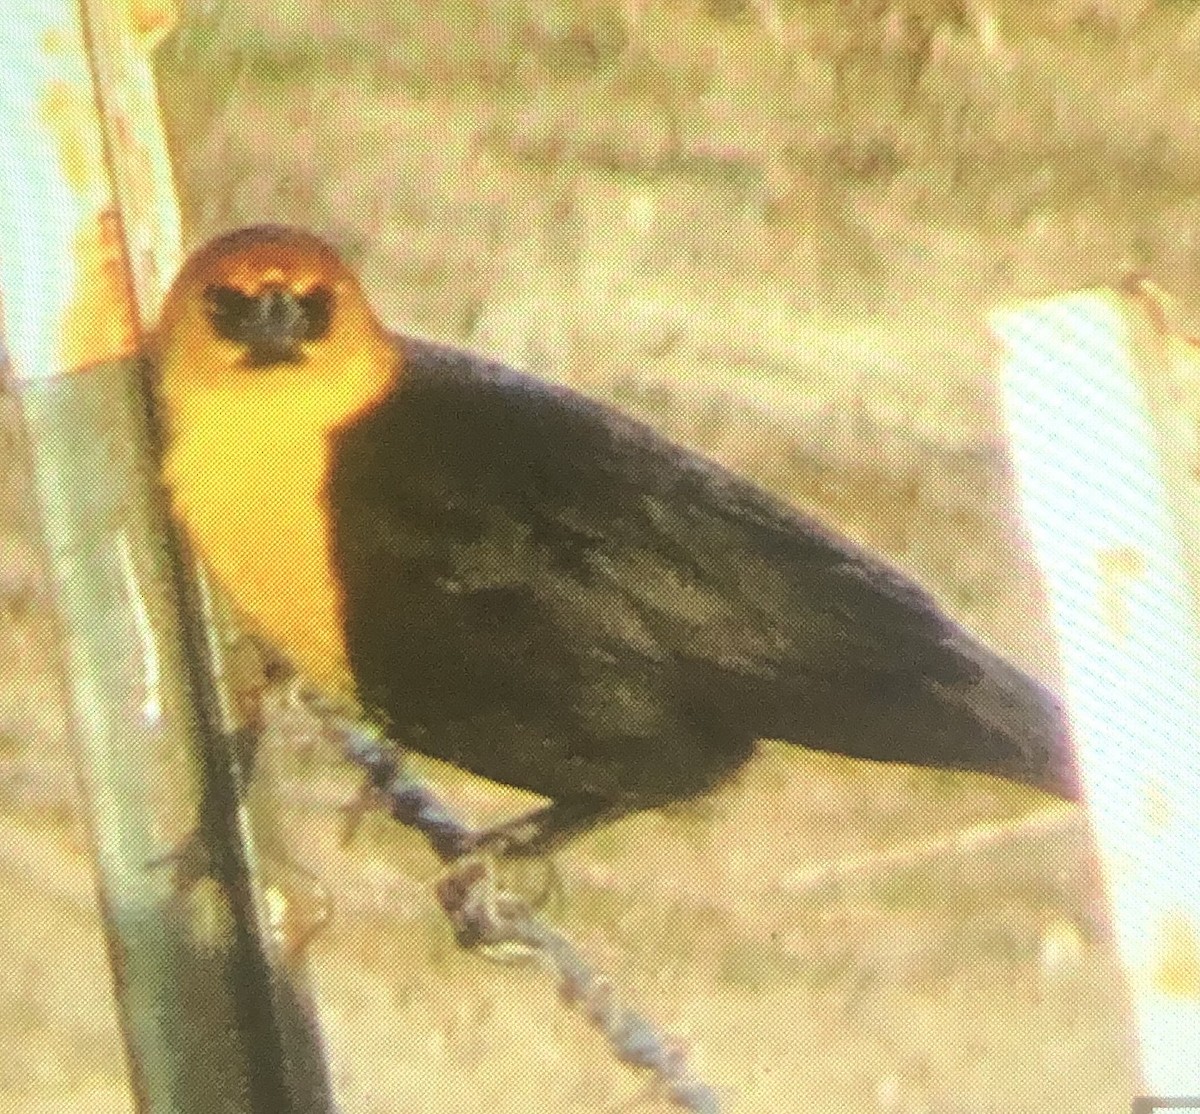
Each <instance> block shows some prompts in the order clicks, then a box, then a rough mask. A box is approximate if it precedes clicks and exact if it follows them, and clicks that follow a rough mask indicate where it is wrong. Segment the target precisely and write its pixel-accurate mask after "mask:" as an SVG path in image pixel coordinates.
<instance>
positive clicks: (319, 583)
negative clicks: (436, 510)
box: [153, 227, 402, 690]
mask: <svg viewBox="0 0 1200 1114" xmlns="http://www.w3.org/2000/svg"><path fill="white" fill-rule="evenodd" d="M153 355H154V364H155V369H154V370H155V373H156V383H155V394H156V398H157V401H158V407H159V412H160V416H161V417H162V418H163V419H164V433H165V435H166V436H165V445H164V453H163V462H162V478H163V481H164V483H165V485H166V488H167V491H168V493H169V497H170V501H171V508H172V511H173V512H174V514H175V517H176V519H177V520H178V521H179V523H180V524H181V525H182V526H183V527H184V528H185V529H186V530H187V532H188V534H189V536H190V538H191V540H192V542H193V544H194V545H195V546H196V548H197V550H198V552H199V553H200V555H201V556H202V557H203V558H204V559H205V561H206V562H207V564H208V566H209V568H210V570H211V571H212V573H213V575H214V577H215V578H216V580H217V582H218V583H219V584H220V585H221V587H222V588H223V589H224V590H225V592H226V593H227V594H228V596H229V598H230V599H231V600H232V601H233V603H234V604H235V605H236V607H237V608H238V610H239V611H240V612H241V613H242V615H243V616H244V617H245V618H246V619H247V620H248V621H249V623H250V624H252V626H253V627H254V629H256V630H258V631H259V632H260V633H261V634H263V635H264V636H265V637H267V638H269V639H270V640H271V641H273V642H274V643H276V644H277V645H278V646H280V647H282V648H283V649H284V650H285V651H286V652H287V653H288V654H289V655H290V656H291V657H292V659H293V660H294V661H295V662H296V663H297V664H298V665H300V666H301V668H303V669H304V671H305V672H306V673H307V674H308V675H309V676H310V678H311V679H313V680H314V681H316V682H317V683H319V684H323V685H327V686H330V687H332V688H335V689H338V690H341V689H342V688H348V687H349V682H348V681H347V678H348V676H349V669H348V666H347V664H346V654H345V648H344V646H343V645H342V641H341V639H342V635H341V618H340V615H341V604H340V591H341V589H340V586H339V583H338V580H337V577H336V575H335V574H334V572H333V568H332V565H331V563H330V556H329V529H330V527H329V507H328V505H327V486H328V475H329V468H330V461H331V454H332V452H333V445H334V437H333V434H335V433H336V431H337V430H338V429H339V428H340V427H342V426H343V425H344V424H345V423H347V422H350V421H353V419H354V418H355V416H356V415H359V414H361V413H363V412H364V411H366V410H369V409H370V408H371V407H372V406H373V405H375V404H376V403H377V402H378V401H380V400H381V399H382V398H384V397H385V396H386V395H387V394H388V392H389V391H390V390H391V389H392V388H393V386H394V385H395V383H396V381H397V379H398V377H399V376H400V374H401V367H402V360H401V357H400V352H399V349H398V347H397V345H396V343H395V340H394V338H392V337H390V336H389V335H388V334H387V333H386V332H385V331H384V329H383V328H382V326H381V325H380V324H379V322H378V321H377V319H376V317H375V315H374V314H373V313H372V311H371V308H370V306H369V305H368V303H367V300H366V298H365V297H364V296H363V292H362V289H361V288H360V286H359V284H358V282H357V280H356V279H355V277H354V275H353V274H352V273H351V271H350V270H349V268H348V267H347V266H346V265H345V264H344V263H343V262H342V261H341V259H340V258H339V257H338V255H337V253H336V252H334V250H333V249H332V248H331V247H329V246H328V245H327V244H326V243H324V242H323V241H321V240H319V239H318V238H317V237H315V236H312V235H310V234H308V233H306V232H297V231H293V230H291V229H287V228H277V227H259V228H247V229H243V230H241V231H238V232H232V233H230V234H228V235H226V236H221V237H219V238H218V239H216V240H213V241H212V242H211V243H209V244H207V245H205V246H204V247H202V248H201V249H200V250H199V251H198V252H196V253H195V254H194V255H193V256H191V258H190V259H188V261H187V262H186V263H185V264H184V266H183V268H182V270H181V271H180V273H179V277H178V278H177V279H176V280H175V282H174V284H173V285H172V287H171V290H170V292H169V293H168V295H167V298H166V301H165V302H164V304H163V310H162V315H161V317H160V320H159V327H158V331H157V333H156V335H155V345H154V352H153Z"/></svg>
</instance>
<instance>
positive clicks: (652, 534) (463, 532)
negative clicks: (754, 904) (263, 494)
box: [328, 340, 1075, 826]
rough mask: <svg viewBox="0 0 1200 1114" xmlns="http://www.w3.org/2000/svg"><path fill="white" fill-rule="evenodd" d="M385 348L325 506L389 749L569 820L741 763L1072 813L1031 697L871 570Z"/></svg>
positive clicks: (698, 781) (450, 369)
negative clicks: (883, 767) (761, 747)
mask: <svg viewBox="0 0 1200 1114" xmlns="http://www.w3.org/2000/svg"><path fill="white" fill-rule="evenodd" d="M398 344H401V345H402V351H403V360H404V365H405V370H404V373H403V375H402V376H401V379H400V383H399V386H398V387H397V388H396V389H395V391H394V392H393V393H392V394H391V395H390V396H389V397H388V398H387V399H385V400H384V401H383V402H381V403H380V404H378V405H377V406H376V407H375V408H374V409H373V410H371V411H370V412H368V413H366V414H365V415H362V416H361V417H359V418H358V419H356V420H355V421H354V422H353V424H351V425H348V426H346V427H344V428H343V429H341V430H340V431H338V433H337V434H336V435H335V437H334V444H333V449H334V452H333V467H332V470H331V475H330V486H329V491H328V499H329V506H330V520H331V522H332V530H333V539H332V540H333V549H334V556H335V562H336V565H337V567H338V572H339V574H340V577H341V580H342V583H343V585H344V587H345V593H346V605H345V611H346V614H345V620H346V635H347V644H348V647H349V652H350V656H351V664H352V667H353V669H354V673H355V676H356V678H357V679H358V681H359V683H360V687H361V690H362V695H363V696H364V698H365V699H366V700H367V701H368V703H369V704H370V705H371V706H373V707H374V708H375V709H377V710H378V711H379V712H380V713H381V714H382V715H383V716H385V717H386V719H387V720H388V722H389V725H390V727H391V729H392V730H393V732H394V733H395V734H396V736H397V738H399V739H400V740H401V741H403V742H404V743H405V744H407V745H409V746H411V747H413V748H414V749H416V750H418V751H422V752H425V753H428V754H431V755H435V756H437V757H440V758H444V759H447V760H449V761H451V762H453V763H455V764H457V765H459V766H462V767H464V768H466V769H469V770H472V771H474V772H475V773H478V774H481V775H483V776H486V777H490V778H493V779H495V780H499V781H502V782H506V783H508V784H511V785H516V786H519V787H522V788H526V789H530V790H533V791H535V792H538V793H541V794H544V795H546V796H549V797H551V798H553V799H554V800H556V801H558V802H561V803H564V805H565V802H575V807H574V808H573V810H572V811H573V812H582V813H583V814H585V816H587V815H592V814H595V815H599V814H600V813H601V812H605V813H614V812H615V813H619V812H622V811H627V810H630V809H635V808H642V807H648V806H652V805H656V804H661V803H664V802H666V801H670V800H674V799H678V798H681V797H686V796H690V795H693V794H695V793H698V792H701V791H703V790H705V789H707V788H709V787H710V786H712V785H713V784H715V783H716V782H718V781H719V780H720V779H721V778H722V777H724V776H725V775H726V774H728V773H729V772H730V771H731V770H732V769H734V768H736V767H737V766H738V765H739V764H740V763H741V762H742V761H744V760H745V758H746V757H747V756H748V755H749V753H750V751H751V749H752V746H753V743H754V741H755V739H757V738H760V737H774V738H781V739H786V740H789V741H793V742H796V743H801V744H803V745H805V746H810V747H814V748H817V749H821V750H829V751H837V752H840V753H844V754H849V755H855V756H859V757H865V758H873V759H880V760H885V761H902V762H910V763H917V764H921V765H932V766H944V767H951V768H960V769H969V770H978V771H984V772H988V773H993V774H999V775H1003V776H1006V777H1010V778H1015V779H1018V780H1021V781H1025V782H1028V783H1031V784H1033V785H1037V786H1040V787H1042V788H1045V789H1048V790H1051V791H1053V792H1057V793H1060V794H1063V795H1067V796H1071V795H1074V793H1075V786H1074V780H1073V774H1072V772H1071V762H1070V751H1069V746H1068V743H1067V736H1066V730H1065V726H1064V720H1063V714H1062V711H1061V709H1060V707H1059V706H1058V704H1057V703H1056V702H1055V700H1054V699H1053V698H1052V696H1051V695H1050V694H1049V693H1048V692H1047V691H1046V690H1045V689H1044V688H1042V687H1041V686H1039V685H1038V684H1037V683H1035V682H1034V681H1033V680H1031V679H1030V678H1028V677H1026V676H1025V675H1023V674H1022V673H1020V672H1019V671H1018V670H1016V669H1015V668H1013V667H1012V666H1010V665H1008V664H1007V663H1006V662H1004V661H1003V660H1002V659H1001V658H999V657H998V656H997V655H995V654H993V653H992V652H991V651H989V650H987V649H986V648H985V647H983V646H982V645H981V644H980V643H978V642H977V641H976V640H974V639H973V638H972V637H970V636H969V635H968V634H967V633H966V632H965V631H964V630H962V629H961V628H960V627H959V626H957V625H956V624H954V623H953V622H951V621H950V620H949V619H948V618H946V617H945V616H944V615H943V613H942V612H941V611H940V610H939V608H938V607H937V605H936V604H935V603H934V601H933V599H932V598H931V597H930V596H929V595H928V594H927V593H926V592H924V591H923V590H922V589H921V588H919V587H918V586H917V585H915V584H914V583H913V582H912V581H910V580H909V579H907V578H905V577H904V576H902V575H900V574H899V573H897V572H896V571H895V570H893V569H891V568H890V567H889V566H887V565H886V564H885V563H883V562H882V561H881V560H879V559H878V558H876V557H874V556H872V555H870V554H869V553H867V552H865V551H864V550H861V549H860V548H858V547H856V546H854V545H852V544H851V543H849V542H847V541H844V540H842V539H840V538H838V537H836V535H834V534H833V533H831V532H830V531H829V530H827V529H826V528H824V527H822V526H821V525H819V524H818V523H817V522H816V521H815V520H813V519H811V518H809V517H807V516H805V515H804V514H802V513H801V512H799V511H797V510H795V509H793V508H791V507H789V506H787V505H786V504H784V503H783V502H781V501H780V500H778V499H775V498H773V497H772V496H770V495H768V494H766V493H765V492H763V491H761V490H759V489H758V488H756V487H755V486H753V485H752V484H750V483H749V482H747V481H745V480H742V479H739V478H738V477H736V476H735V475H733V474H732V473H730V472H728V471H727V470H725V469H723V468H721V467H719V466H718V465H716V464H714V463H712V462H709V461H707V460H705V459H704V458H703V457H700V456H698V455H696V454H693V453H691V452H688V451H686V450H684V449H682V448H680V447H679V446H676V445H674V444H672V443H670V442H668V441H666V440H665V439H663V438H662V437H660V436H659V435H657V434H656V433H654V432H653V431H652V430H651V429H649V428H648V427H647V426H644V425H642V424H640V423H638V422H636V421H634V420H632V419H630V418H628V417H626V416H624V415H622V414H620V413H618V412H617V411H614V410H612V409H610V408H608V407H605V406H603V405H601V404H599V403H597V402H594V401H591V400H588V399H586V398H584V397H582V396H580V395H578V394H576V393H574V392H572V391H569V390H567V389H565V388H561V387H556V386H552V385H549V384H547V383H544V382H542V381H540V380H537V379H535V378H532V377H528V376H524V375H521V374H519V373H517V372H514V371H511V370H509V369H507V368H504V367H502V366H499V365H497V364H492V363H486V362H484V361H482V360H480V359H478V358H477V357H473V356H470V355H468V354H465V353H460V352H456V351H453V350H450V349H446V348H442V347H438V346H435V345H432V344H427V343H424V342H419V341H408V340H405V341H402V342H398ZM579 802H585V803H591V805H593V806H594V808H592V809H590V810H589V808H588V807H582V806H580V805H579ZM577 826H586V823H585V824H581V825H577Z"/></svg>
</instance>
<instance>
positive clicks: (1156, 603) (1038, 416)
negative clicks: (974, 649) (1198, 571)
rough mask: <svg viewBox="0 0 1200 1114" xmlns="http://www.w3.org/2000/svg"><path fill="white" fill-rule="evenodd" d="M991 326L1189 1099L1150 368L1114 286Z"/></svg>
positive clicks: (1177, 553) (1191, 1011)
mask: <svg viewBox="0 0 1200 1114" xmlns="http://www.w3.org/2000/svg"><path fill="white" fill-rule="evenodd" d="M992 328H993V331H994V332H995V333H996V334H997V336H998V337H999V338H1000V340H1001V341H1002V342H1003V344H1004V346H1005V357H1004V372H1005V384H1004V385H1005V402H1006V408H1007V413H1008V419H1009V425H1010V428H1011V432H1012V443H1013V452H1014V457H1015V461H1016V465H1017V473H1018V481H1019V486H1020V491H1021V497H1022V502H1023V504H1024V507H1025V512H1026V516H1027V521H1028V523H1029V527H1030V532H1031V534H1032V538H1033V543H1034V548H1035V550H1036V552H1037V555H1038V558H1039V561H1040V564H1041V567H1042V571H1043V573H1044V575H1045V577H1046V583H1047V588H1048V590H1049V595H1050V599H1051V604H1052V610H1053V615H1054V619H1055V624H1056V627H1057V630H1058V635H1059V641H1060V645H1061V649H1062V656H1063V667H1064V675H1065V677H1066V682H1067V697H1068V703H1069V707H1070V712H1071V721H1072V727H1073V730H1074V733H1075V737H1076V743H1077V747H1078V751H1079V758H1080V765H1081V768H1082V770H1083V774H1084V784H1085V789H1086V795H1087V800H1088V810H1089V814H1090V817H1091V822H1092V828H1093V830H1094V832H1095V836H1096V844H1097V848H1098V850H1099V852H1100V856H1101V860H1102V862H1103V865H1104V874H1105V881H1106V886H1107V890H1108V895H1109V902H1110V909H1111V914H1112V923H1113V929H1114V935H1115V937H1116V944H1117V948H1118V951H1119V952H1120V954H1121V957H1122V960H1123V964H1124V968H1125V973H1126V977H1127V980H1128V985H1129V988H1130V992H1131V996H1132V999H1133V1009H1134V1016H1135V1019H1136V1023H1137V1027H1138V1040H1139V1044H1140V1048H1141V1058H1142V1070H1143V1074H1144V1081H1145V1086H1146V1087H1147V1088H1148V1089H1149V1090H1150V1091H1151V1092H1152V1093H1153V1094H1155V1095H1158V1096H1162V1097H1164V1098H1183V1097H1187V1096H1192V1097H1193V1102H1200V1097H1196V1096H1200V812H1198V811H1197V802H1198V801H1200V639H1198V637H1197V621H1196V617H1197V607H1196V599H1195V597H1194V595H1193V592H1192V584H1191V581H1190V577H1189V570H1188V562H1187V561H1186V559H1185V544H1181V539H1182V538H1184V537H1186V531H1185V529H1184V527H1183V522H1182V520H1181V519H1180V518H1179V517H1178V516H1177V515H1176V514H1175V513H1173V509H1172V508H1173V504H1174V505H1176V506H1177V505H1178V500H1177V498H1175V499H1173V498H1172V490H1171V488H1172V484H1171V482H1170V476H1171V472H1172V469H1171V468H1170V466H1169V464H1168V462H1167V461H1165V460H1164V457H1163V454H1162V452H1161V441H1160V438H1159V437H1157V436H1156V434H1155V426H1154V423H1153V422H1152V420H1151V407H1150V396H1149V392H1148V390H1147V376H1146V375H1145V374H1144V373H1145V372H1146V370H1147V368H1146V367H1145V366H1144V365H1142V366H1139V363H1140V361H1139V358H1138V352H1137V346H1136V344H1135V343H1134V337H1133V335H1132V331H1131V329H1130V317H1129V313H1128V307H1127V306H1126V305H1123V304H1122V299H1121V297H1120V296H1119V295H1118V294H1117V292H1116V291H1111V290H1101V291H1085V292H1081V293H1078V294H1073V295H1070V296H1066V297H1061V298H1054V299H1048V300H1046V301H1042V302H1037V303H1030V304H1026V305H1023V306H1017V307H1012V308H1009V309H1006V310H1004V311H1002V312H998V313H996V314H994V315H993V318H992ZM1176 495H1178V493H1177V492H1176ZM1155 1109H1157V1107H1155Z"/></svg>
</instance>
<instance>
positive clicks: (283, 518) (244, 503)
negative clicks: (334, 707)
mask: <svg viewBox="0 0 1200 1114" xmlns="http://www.w3.org/2000/svg"><path fill="white" fill-rule="evenodd" d="M175 425H176V430H175V432H174V433H173V435H172V436H171V438H170V439H169V442H168V450H167V453H166V457H165V460H164V479H165V481H166V484H167V486H168V489H169V491H170V498H171V504H172V510H173V512H174V514H175V516H176V518H177V519H178V521H179V522H180V523H181V524H182V526H183V527H184V529H185V531H186V532H187V534H188V537H189V539H190V541H191V543H192V545H193V546H194V547H195V548H196V549H197V551H198V552H199V554H200V556H201V557H202V558H203V560H204V562H205V564H206V566H207V568H208V569H209V571H210V573H211V575H212V576H213V578H214V579H215V580H216V582H217V583H218V585H219V586H220V588H221V589H222V590H223V591H224V592H225V593H226V595H227V596H228V597H229V599H230V600H231V601H232V602H233V604H234V606H235V607H236V608H237V610H238V611H239V612H240V613H241V615H242V616H243V617H244V619H245V620H247V621H248V623H249V625H250V626H251V628H252V629H253V630H254V631H255V632H256V633H258V634H260V635H262V636H263V637H265V638H266V639H268V640H269V641H270V642H272V643H274V644H275V645H276V646H277V647H278V648H279V649H281V650H282V651H283V652H284V653H285V654H286V655H287V656H288V657H289V658H290V659H291V660H292V662H293V663H294V664H295V665H296V666H297V668H299V669H300V670H301V672H303V673H304V674H305V675H306V676H308V677H309V678H310V679H311V680H312V681H313V682H315V683H316V684H318V685H320V686H322V687H326V688H331V689H335V690H337V691H343V692H353V683H352V680H351V673H350V668H349V664H348V659H347V653H346V645H345V639H344V633H343V618H344V608H343V588H342V585H341V584H340V582H339V580H338V577H337V574H336V572H335V568H334V565H333V562H332V560H331V549H330V545H331V537H330V521H329V508H328V505H327V490H326V489H327V481H328V474H329V466H330V453H331V450H330V431H329V429H328V423H327V422H326V421H324V420H312V421H305V420H304V415H303V414H302V413H298V412H297V410H296V408H295V407H294V406H287V405H281V408H280V410H279V412H278V413H274V412H272V407H271V406H270V404H269V400H268V403H267V404H265V405H264V404H262V402H261V400H260V404H259V405H256V406H254V407H236V406H235V407H230V406H228V405H225V406H222V405H221V404H220V402H219V401H216V400H214V403H213V405H211V406H198V407H194V408H192V409H191V410H190V411H189V412H188V413H187V415H186V420H184V421H177V422H176V423H175Z"/></svg>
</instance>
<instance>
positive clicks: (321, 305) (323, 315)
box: [296, 286, 333, 340]
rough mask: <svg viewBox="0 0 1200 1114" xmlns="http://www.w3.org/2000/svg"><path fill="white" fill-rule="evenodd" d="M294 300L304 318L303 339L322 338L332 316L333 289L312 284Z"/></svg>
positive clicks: (325, 333) (327, 329)
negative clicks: (305, 292) (308, 289)
mask: <svg viewBox="0 0 1200 1114" xmlns="http://www.w3.org/2000/svg"><path fill="white" fill-rule="evenodd" d="M296 301H297V303H298V304H299V306H300V313H301V315H302V316H303V318H304V339H305V340H323V339H324V338H325V336H326V335H327V334H328V333H329V323H330V321H331V320H332V318H333V291H332V290H330V289H329V287H327V286H314V287H313V288H312V289H311V290H310V291H309V292H308V293H307V294H301V295H300V296H299V297H298V298H297V299H296Z"/></svg>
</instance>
